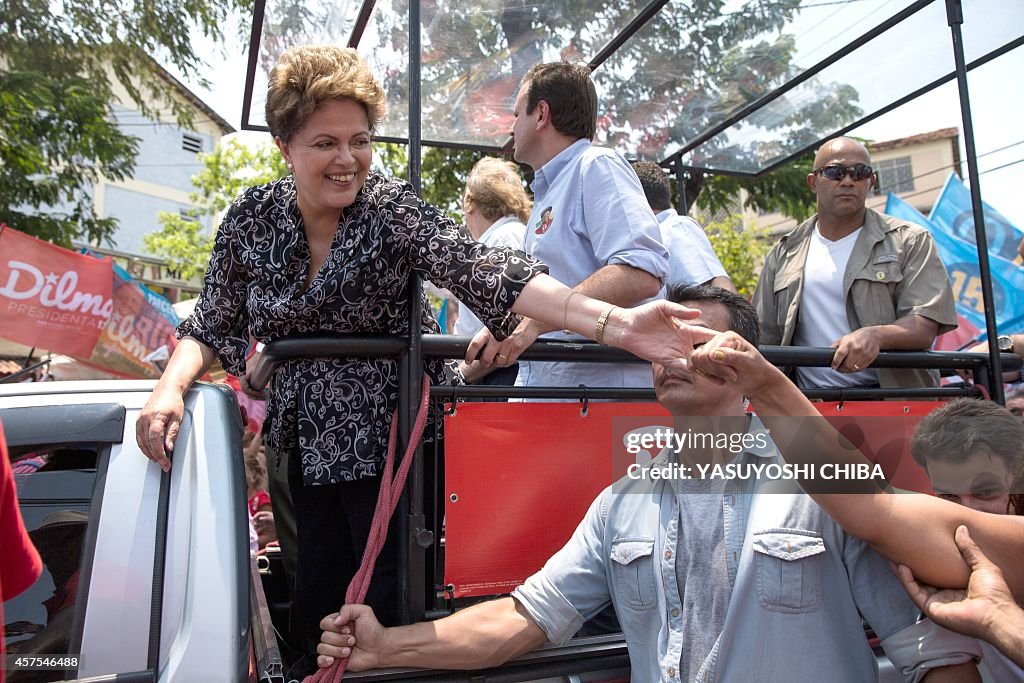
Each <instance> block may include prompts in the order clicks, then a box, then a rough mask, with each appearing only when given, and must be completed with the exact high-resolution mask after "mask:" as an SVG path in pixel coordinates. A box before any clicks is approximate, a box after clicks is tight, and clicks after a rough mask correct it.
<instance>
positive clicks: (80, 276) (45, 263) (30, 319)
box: [0, 224, 113, 356]
mask: <svg viewBox="0 0 1024 683" xmlns="http://www.w3.org/2000/svg"><path fill="white" fill-rule="evenodd" d="M112 272H113V271H112V261H111V260H110V259H109V258H104V259H96V258H94V257H92V256H85V255H82V254H78V253H76V252H73V251H70V250H68V249H64V248H63V247H58V246H56V245H53V244H50V243H49V242H44V241H43V240H40V239H37V238H35V237H31V236H29V235H26V234H25V233H22V232H18V231H17V230H15V229H13V228H10V227H8V226H6V225H3V224H0V336H3V337H4V338H5V339H10V340H11V341H14V342H17V343H19V344H25V345H27V346H33V347H40V348H44V349H47V350H50V351H56V352H57V353H64V354H68V355H72V356H89V355H90V354H92V352H93V348H94V347H95V346H96V342H97V341H98V340H99V338H100V334H101V333H102V331H103V328H104V327H105V326H106V325H107V322H108V321H109V320H110V317H111V315H112V313H113V300H112V277H113V276H112Z"/></svg>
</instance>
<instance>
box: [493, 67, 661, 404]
mask: <svg viewBox="0 0 1024 683" xmlns="http://www.w3.org/2000/svg"><path fill="white" fill-rule="evenodd" d="M513 117H514V121H513V124H512V129H511V130H510V133H511V135H512V145H513V148H512V149H513V152H512V153H513V156H514V158H515V160H516V161H518V162H520V163H523V164H527V165H528V166H530V167H531V168H533V169H534V180H533V183H532V185H531V188H532V189H533V192H534V198H533V212H532V213H531V214H530V220H529V222H528V223H527V230H526V240H525V242H524V244H523V250H524V251H526V252H527V253H529V254H531V255H532V256H535V257H537V258H539V259H540V260H541V261H543V262H544V263H545V264H547V266H548V267H549V268H550V273H551V276H552V277H554V278H555V279H557V280H560V281H561V282H564V283H565V284H567V285H568V286H569V287H572V288H573V289H575V290H576V291H579V292H582V293H584V294H586V295H588V296H592V297H595V298H598V299H601V300H603V301H607V302H608V303H611V304H615V305H616V306H635V305H637V304H640V303H643V302H644V301H645V300H648V299H651V298H653V297H655V296H656V295H657V294H658V291H659V290H660V289H661V285H662V282H663V281H664V279H665V276H666V274H667V272H668V271H667V260H666V259H667V252H666V250H665V247H664V245H662V243H661V231H660V230H659V228H658V223H657V221H656V220H655V218H654V214H653V213H652V212H651V210H650V207H648V206H647V201H646V199H645V198H644V195H643V189H642V188H641V187H640V182H639V180H637V177H636V174H635V173H634V172H633V170H632V169H631V168H630V166H629V162H627V161H626V160H625V159H624V158H623V157H622V156H621V155H620V154H618V153H617V152H614V151H612V150H609V149H602V148H600V147H594V146H593V145H592V144H591V140H592V139H593V137H594V133H595V131H596V128H597V93H596V91H595V89H594V83H593V81H592V80H591V79H590V69H589V68H588V67H586V66H585V65H583V64H571V63H568V62H556V63H550V64H538V65H536V66H534V67H533V68H532V69H530V71H529V72H527V74H526V76H525V77H524V78H523V83H522V86H521V87H520V89H519V94H518V96H517V97H516V102H515V108H514V110H513ZM481 334H486V333H485V332H482V333H481ZM541 334H543V335H544V338H545V339H563V340H565V339H571V340H581V339H582V337H580V336H578V335H574V334H571V333H565V332H562V331H556V330H553V329H552V328H551V327H547V326H544V325H542V324H541V323H539V322H537V321H535V320H530V319H526V320H524V321H523V323H522V324H521V325H520V326H519V328H518V329H517V330H516V331H515V333H513V334H512V335H511V336H510V337H509V338H508V339H506V340H505V341H503V342H501V343H500V344H498V343H497V342H495V341H493V340H491V341H490V342H489V343H488V346H487V348H486V349H485V350H484V352H483V353H482V354H481V356H480V357H481V359H482V360H483V361H484V362H485V363H488V362H491V361H493V362H494V363H495V364H497V365H498V366H499V367H500V366H505V365H509V364H511V363H514V362H515V361H516V359H517V358H518V356H519V354H520V353H522V352H523V350H524V349H526V347H528V346H529V345H530V344H532V343H533V342H534V340H536V339H537V337H538V336H539V335H541ZM516 384H517V385H519V386H572V387H575V386H578V385H580V384H585V385H587V386H600V387H644V386H647V387H649V386H651V376H650V372H649V370H648V369H647V366H646V365H645V364H633V363H622V364H593V363H589V364H588V363H527V362H523V363H520V369H519V377H518V379H517V381H516Z"/></svg>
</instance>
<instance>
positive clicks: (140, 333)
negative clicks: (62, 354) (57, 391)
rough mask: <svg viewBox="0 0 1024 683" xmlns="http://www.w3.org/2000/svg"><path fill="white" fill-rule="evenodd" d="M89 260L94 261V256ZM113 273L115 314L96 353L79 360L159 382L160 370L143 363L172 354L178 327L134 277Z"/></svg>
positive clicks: (114, 371)
mask: <svg viewBox="0 0 1024 683" xmlns="http://www.w3.org/2000/svg"><path fill="white" fill-rule="evenodd" d="M89 258H94V257H92V256H90V257H89ZM119 270H120V269H115V270H114V271H113V274H112V277H113V282H114V293H113V300H114V306H113V312H112V315H111V316H110V321H109V322H108V323H107V325H106V326H105V327H104V328H103V332H102V334H101V335H100V338H99V343H97V344H96V346H95V349H94V350H93V351H92V353H89V354H84V355H81V356H76V357H77V358H78V359H79V360H81V361H83V362H85V363H87V364H88V365H92V366H94V367H98V368H100V369H102V370H106V371H107V372H112V373H114V374H117V375H120V376H122V377H142V378H149V379H156V378H158V377H160V371H159V370H157V368H156V366H155V365H153V364H152V363H150V362H149V361H146V360H143V359H144V358H145V357H146V356H148V355H149V354H150V353H152V352H153V351H155V350H156V349H158V348H160V347H161V346H166V347H167V350H168V353H169V352H170V351H171V350H173V348H174V346H175V344H176V343H177V341H176V338H175V335H174V325H172V324H171V321H169V320H168V319H167V318H166V317H165V316H164V314H163V313H161V312H160V311H159V310H158V309H157V308H156V307H155V306H153V305H152V304H151V303H150V302H149V301H148V300H147V298H146V295H145V293H144V292H143V291H142V289H141V288H140V287H139V285H138V283H137V282H135V280H134V279H132V278H131V277H130V276H127V275H126V274H122V273H121V272H119Z"/></svg>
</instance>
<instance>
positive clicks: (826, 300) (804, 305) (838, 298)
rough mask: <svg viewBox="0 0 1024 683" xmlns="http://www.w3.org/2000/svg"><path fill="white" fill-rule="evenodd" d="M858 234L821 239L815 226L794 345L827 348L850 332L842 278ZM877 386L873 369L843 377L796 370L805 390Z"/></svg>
mask: <svg viewBox="0 0 1024 683" xmlns="http://www.w3.org/2000/svg"><path fill="white" fill-rule="evenodd" d="M860 231H861V228H857V229H856V230H854V231H853V232H851V233H850V234H849V235H847V236H846V237H843V238H842V239H839V240H836V241H835V242H833V241H832V240H829V239H826V238H824V237H822V235H821V233H820V232H819V231H818V226H817V225H815V226H814V232H813V233H812V234H811V242H810V246H809V247H808V250H807V262H806V263H805V264H804V288H803V294H802V295H801V297H800V312H799V315H798V317H797V325H796V330H795V331H794V333H793V345H794V346H818V347H830V346H832V344H833V343H834V342H835V341H837V340H838V339H840V338H841V337H843V336H845V335H847V334H849V333H850V332H852V331H853V330H852V329H850V320H849V318H847V317H846V291H845V290H844V289H843V275H844V274H845V273H846V264H847V263H848V262H849V260H850V254H851V253H853V247H854V245H855V244H856V243H857V236H858V235H860ZM877 383H878V373H877V372H875V371H874V370H864V371H863V372H854V373H850V374H846V373H842V372H836V371H835V370H833V369H832V368H828V367H825V368H798V369H797V384H799V385H800V386H801V387H803V388H805V389H808V388H823V389H832V388H836V389H841V388H845V387H856V386H863V385H865V384H877Z"/></svg>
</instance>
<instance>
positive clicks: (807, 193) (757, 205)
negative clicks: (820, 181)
mask: <svg viewBox="0 0 1024 683" xmlns="http://www.w3.org/2000/svg"><path fill="white" fill-rule="evenodd" d="M813 165H814V151H813V150H812V151H810V152H807V153H806V154H802V155H801V156H800V157H799V158H797V159H795V160H794V161H793V162H791V163H789V164H786V165H785V166H782V167H780V168H777V169H775V170H774V171H770V172H768V173H764V174H762V175H759V176H757V177H756V178H743V177H739V176H730V175H715V176H708V177H704V178H701V180H700V184H699V185H700V186H699V187H698V186H697V184H696V183H694V184H691V183H690V182H689V181H688V182H687V183H686V186H687V192H693V191H695V190H696V191H697V192H699V194H698V195H697V206H699V207H700V208H701V209H703V210H704V211H707V212H708V213H709V214H711V215H716V214H718V213H719V212H721V211H730V210H735V208H736V201H737V199H738V198H739V197H740V194H741V192H745V193H746V197H745V199H744V201H743V208H745V209H753V210H754V211H764V212H767V213H771V212H774V211H778V212H779V213H781V214H783V215H784V216H788V217H790V218H793V219H796V221H797V222H802V221H804V220H805V219H807V218H809V217H810V216H811V214H813V213H814V211H815V206H816V204H815V202H816V199H815V196H814V193H813V192H811V189H810V188H809V187H808V186H807V174H808V173H810V172H811V169H812V167H813ZM691 200H692V195H691ZM691 203H692V201H691Z"/></svg>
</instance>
